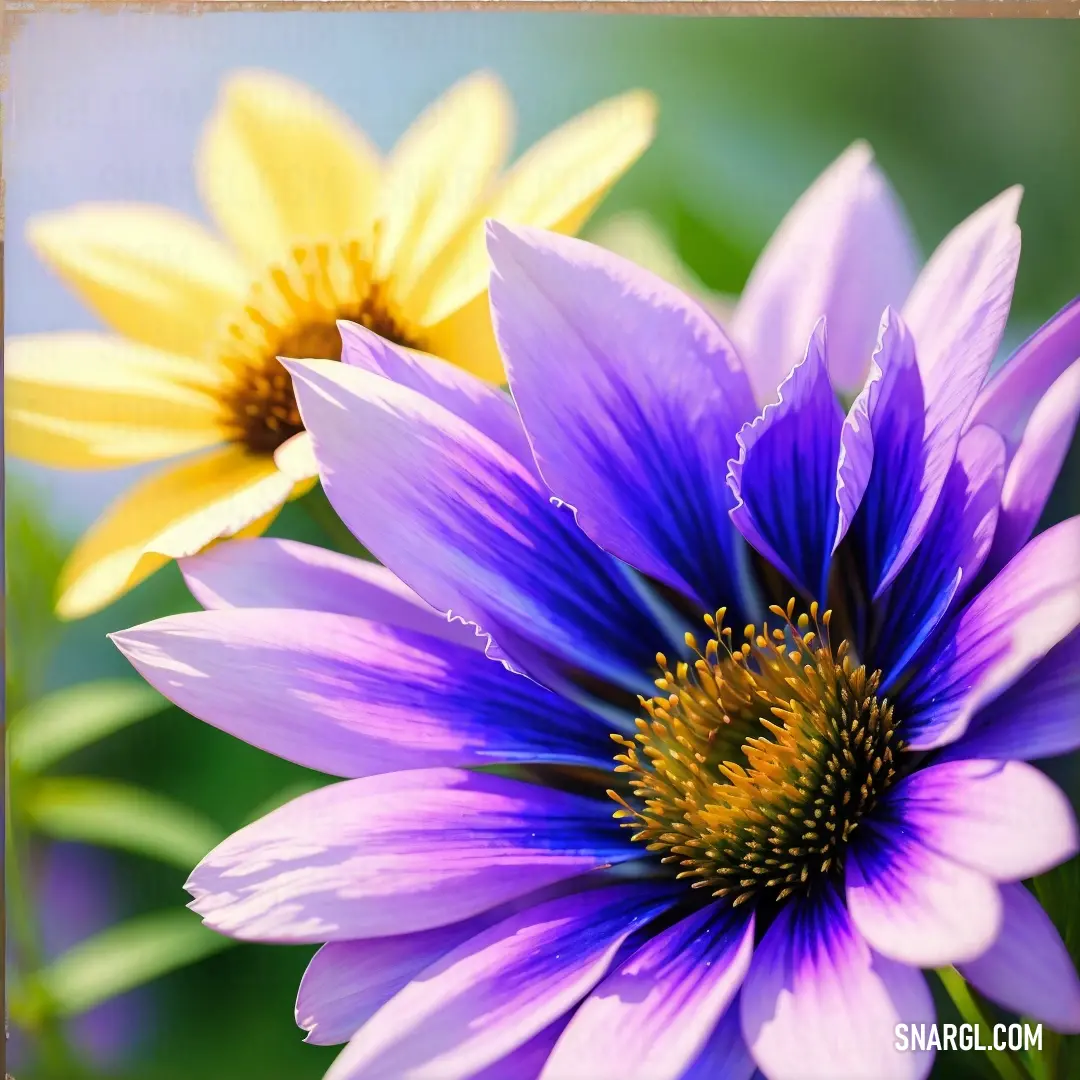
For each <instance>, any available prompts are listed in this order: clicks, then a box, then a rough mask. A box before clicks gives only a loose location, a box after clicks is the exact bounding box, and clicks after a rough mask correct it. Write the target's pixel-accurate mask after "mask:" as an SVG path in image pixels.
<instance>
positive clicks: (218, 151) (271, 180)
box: [196, 71, 380, 268]
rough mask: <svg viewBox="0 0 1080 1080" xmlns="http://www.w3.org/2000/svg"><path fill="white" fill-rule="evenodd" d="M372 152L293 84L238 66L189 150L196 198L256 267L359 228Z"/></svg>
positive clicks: (370, 184)
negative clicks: (296, 246) (193, 152)
mask: <svg viewBox="0 0 1080 1080" xmlns="http://www.w3.org/2000/svg"><path fill="white" fill-rule="evenodd" d="M379 171H380V165H379V156H378V153H377V151H376V150H375V148H374V147H373V146H372V145H371V144H370V143H369V142H368V140H367V139H366V138H365V137H364V135H363V134H362V133H361V132H360V131H359V130H358V129H357V128H356V127H354V125H353V124H352V123H351V122H350V121H349V120H348V118H347V117H345V116H344V115H342V114H341V113H339V112H338V111H337V110H336V109H335V108H334V107H333V106H332V105H330V103H329V102H327V101H325V100H324V99H323V98H321V97H319V95H317V94H315V93H314V92H313V91H311V90H309V89H308V88H307V87H306V86H303V85H302V84H301V83H297V82H293V81H292V80H291V79H287V78H285V77H284V76H282V75H277V74H274V73H272V72H263V71H242V72H238V73H237V74H235V75H233V76H232V77H231V78H229V79H228V80H227V81H226V82H225V84H224V86H223V87H222V90H221V94H220V96H219V97H218V101H217V105H216V107H215V109H214V112H213V114H212V115H211V116H210V119H209V120H208V121H207V125H206V127H205V129H204V131H203V137H202V142H201V143H200V146H199V151H198V154H197V158H196V172H197V175H198V180H199V189H200V191H201V192H202V195H203V199H204V201H205V202H206V205H207V206H208V207H209V209H210V212H211V213H212V214H213V215H214V218H215V220H216V221H217V223H218V225H219V227H220V228H221V231H222V232H223V233H224V234H225V235H226V236H227V237H229V239H230V240H231V241H232V242H233V243H234V244H235V245H236V247H237V248H238V249H239V250H240V251H242V252H243V253H244V254H245V256H246V257H247V258H248V259H249V260H250V261H251V262H252V264H253V265H254V266H256V267H259V268H261V267H263V266H264V265H266V264H267V263H270V262H273V261H275V260H277V259H279V258H280V257H281V256H282V255H283V254H284V253H286V252H287V251H288V249H289V248H290V247H291V246H292V245H293V244H296V243H300V242H307V241H312V240H331V239H332V240H337V241H340V240H345V239H348V238H357V237H360V236H363V235H365V234H366V233H367V231H368V229H369V226H370V222H371V214H372V210H373V206H374V199H375V194H376V189H377V186H378V179H379Z"/></svg>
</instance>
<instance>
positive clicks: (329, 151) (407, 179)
mask: <svg viewBox="0 0 1080 1080" xmlns="http://www.w3.org/2000/svg"><path fill="white" fill-rule="evenodd" d="M511 113H512V108H511V104H510V102H509V100H508V98H507V95H506V92H505V90H504V88H503V87H502V85H501V84H500V83H499V82H498V81H497V80H496V79H495V78H494V77H492V76H491V75H488V74H486V73H479V74H475V75H473V76H471V77H469V78H467V79H465V80H463V81H462V82H460V83H458V84H457V85H456V86H454V87H452V88H451V89H450V90H449V91H448V92H447V93H446V94H445V95H444V96H443V97H441V98H440V99H439V100H438V101H436V102H435V103H434V104H433V105H431V106H430V107H429V108H428V109H427V110H426V111H425V112H424V113H423V114H422V115H421V116H420V117H419V119H417V120H416V121H415V123H414V124H413V125H412V126H411V127H410V128H409V129H408V131H406V132H405V134H404V135H403V136H402V138H401V139H400V141H399V142H398V143H397V145H396V146H395V147H394V149H393V150H392V151H391V152H390V154H389V155H388V156H387V157H386V158H385V159H383V158H381V157H380V156H379V154H378V153H377V152H376V151H375V149H374V148H373V147H372V146H371V144H370V143H369V142H368V141H367V139H366V138H365V137H364V135H363V134H362V133H361V132H360V131H358V130H357V129H356V128H354V127H353V126H352V124H351V123H350V122H349V121H348V120H347V119H346V118H345V117H344V116H342V115H341V114H340V113H338V112H337V111H336V110H335V109H333V108H332V107H331V106H330V105H329V104H327V103H326V102H325V101H323V100H322V99H321V98H319V97H317V96H316V95H315V94H314V93H312V92H311V91H310V90H308V89H306V88H305V87H303V86H300V85H298V84H296V83H293V82H291V81H289V80H287V79H285V78H283V77H281V76H278V75H273V74H269V73H262V72H243V73H240V74H237V75H235V76H234V77H232V78H231V79H230V80H228V81H227V83H226V84H225V86H224V88H223V91H222V94H221V97H220V99H219V101H218V103H217V106H216V108H215V111H214V112H213V114H212V115H211V117H210V119H209V122H208V124H207V126H206V129H205V131H204V134H203V138H202V142H201V145H200V147H199V151H198V154H197V159H196V167H197V176H198V179H199V183H200V190H201V194H202V196H203V199H204V201H205V203H206V205H207V207H208V209H209V210H210V213H211V215H212V216H213V218H214V220H215V221H216V223H217V225H218V227H219V228H220V231H221V233H222V234H223V236H224V242H223V241H222V240H219V239H218V238H217V237H215V236H213V235H212V234H211V233H209V232H208V231H207V230H205V229H204V228H203V227H202V226H200V225H199V224H197V223H196V222H194V221H191V220H189V219H187V218H185V217H183V216H182V215H180V214H177V213H174V212H172V211H170V210H167V209H165V208H162V207H156V206H138V205H132V204H122V205H116V204H88V205H81V206H76V207H73V208H72V209H69V210H65V211H61V212H58V213H53V214H47V215H44V216H43V217H40V218H38V219H36V220H35V221H33V222H31V224H30V226H29V238H30V241H31V243H32V245H33V246H34V248H35V249H36V251H37V252H38V253H39V255H40V256H41V257H42V258H43V259H44V260H45V261H46V262H47V263H48V264H49V265H50V266H51V267H52V268H53V269H54V270H55V271H56V272H57V273H58V274H59V275H60V276H61V277H62V278H63V279H64V281H65V282H66V283H67V284H68V285H69V286H70V287H71V288H72V289H73V290H74V291H75V292H76V293H77V294H78V295H79V297H80V298H81V299H82V300H83V301H84V302H85V303H86V304H87V305H88V306H89V307H90V308H92V309H93V311H94V312H95V313H96V314H97V316H98V317H99V318H100V319H101V321H102V322H103V323H105V324H106V325H107V326H108V327H109V329H110V330H112V331H113V332H114V333H112V334H105V333H54V334H38V335H32V336H26V337H21V338H15V339H12V340H10V341H9V342H8V343H7V348H6V366H7V371H6V406H5V408H6V427H7V449H8V452H9V453H11V454H12V455H14V456H17V457H22V458H27V459H29V460H32V461H36V462H39V463H42V464H45V465H51V466H55V467H60V468H69V469H102V468H111V467H117V466H121V465H128V464H131V463H135V462H145V461H152V460H157V459H161V458H170V457H175V456H178V455H181V454H191V453H192V452H194V451H198V452H199V453H198V454H197V455H195V456H191V457H187V458H185V459H184V460H182V461H180V462H176V463H173V464H170V465H168V466H167V467H166V468H165V469H164V470H163V471H161V472H158V473H156V474H154V475H151V476H150V477H148V478H147V479H144V480H143V481H141V482H140V483H138V484H136V485H135V486H134V487H133V488H132V489H131V490H129V491H128V492H126V493H125V494H124V495H123V496H122V497H121V498H120V499H119V500H118V501H117V502H115V503H114V504H113V505H112V506H111V507H109V508H108V510H107V511H106V512H105V514H104V515H103V517H102V518H101V519H99V520H98V522H97V523H96V524H95V525H94V526H93V527H92V528H91V529H90V531H89V532H88V533H87V534H86V535H85V536H84V537H83V538H82V540H81V541H80V542H79V544H78V546H77V547H76V549H75V551H74V552H73V554H72V556H71V558H70V560H69V562H68V564H67V566H66V567H65V570H64V572H63V574H62V576H61V583H60V596H59V599H58V603H57V610H58V612H59V614H60V615H61V616H64V617H67V618H76V617H79V616H82V615H86V614H89V613H90V612H93V611H96V610H98V609H99V608H102V607H104V606H105V605H106V604H109V603H111V602H112V601H113V600H115V599H116V598H117V597H118V596H120V595H122V594H123V593H124V592H126V591H127V590H128V589H130V588H132V587H133V586H134V585H136V584H137V583H138V582H140V581H142V580H143V579H144V578H146V577H147V576H148V575H149V574H151V573H152V572H153V571H154V570H156V569H157V568H158V567H160V566H162V565H163V564H164V563H166V562H168V561H169V559H172V558H180V557H182V556H185V555H190V554H193V553H195V552H196V551H199V550H201V549H202V548H204V547H206V546H207V545H209V544H211V543H214V542H215V541H217V540H220V539H223V538H227V537H235V536H241V535H255V534H258V533H260V532H262V531H263V530H264V529H265V528H266V527H267V526H268V525H269V524H270V522H271V521H272V520H273V518H274V516H275V515H276V513H277V511H278V510H279V509H280V507H281V505H282V504H283V502H284V501H285V500H286V499H288V498H290V497H296V496H297V495H299V494H302V493H303V492H304V491H306V490H308V489H310V487H311V486H312V484H313V483H314V482H315V481H314V469H313V466H312V461H311V458H310V453H309V451H308V450H307V437H306V435H305V434H304V433H303V431H302V427H301V424H300V418H299V415H298V413H297V410H296V404H295V401H294V399H293V395H292V387H291V384H290V382H289V380H288V378H287V376H286V373H285V371H284V369H283V368H282V367H281V366H280V364H279V363H278V362H277V360H276V357H278V356H298V357H321V358H326V359H338V358H339V356H340V341H339V338H338V334H337V330H336V327H335V321H336V320H337V319H349V320H352V321H355V322H361V323H363V324H365V325H366V326H369V327H371V328H372V329H374V330H376V331H377V332H378V333H380V334H383V335H384V336H386V337H388V338H391V339H393V340H394V341H396V342H398V343H400V344H404V345H407V346H409V347H411V348H416V349H422V350H424V351H426V352H430V353H435V354H437V355H439V356H443V357H445V358H446V359H448V360H450V361H452V362H454V363H456V364H459V365H460V366H462V367H464V368H467V369H469V370H470V371H473V372H475V373H476V374H478V375H480V376H482V377H483V378H485V379H490V380H492V381H494V382H501V381H502V377H503V376H502V367H501V363H500V360H499V355H498V351H497V349H496V348H495V342H494V338H493V336H492V332H491V326H490V322H489V317H488V308H487V297H486V288H487V262H486V256H485V253H484V247H483V238H482V232H483V227H482V226H483V220H484V218H485V217H496V218H500V219H502V220H504V221H512V222H522V223H530V224H534V225H539V226H542V227H545V228H549V229H557V230H559V231H563V232H575V231H577V229H578V228H579V227H580V226H581V225H582V224H583V222H584V221H585V220H586V218H587V217H588V216H589V214H590V213H591V212H592V210H593V209H594V208H595V206H596V205H597V203H598V202H599V201H600V199H601V198H602V197H603V196H604V194H605V193H606V192H607V190H608V188H609V187H610V186H611V185H612V184H613V183H614V182H615V181H616V180H617V179H618V178H619V177H620V176H621V175H622V174H623V173H624V172H625V171H626V169H627V168H629V166H630V165H631V164H632V163H633V162H634V161H635V160H636V159H637V158H638V157H639V156H640V154H641V153H642V152H643V151H644V150H645V148H646V147H647V146H648V144H649V142H650V141H651V139H652V134H653V128H654V122H655V104H654V102H653V100H652V98H651V97H650V96H649V95H648V94H646V93H644V92H640V91H634V92H631V93H628V94H625V95H623V96H621V97H618V98H614V99H612V100H610V101H606V102H603V103H601V104H600V105H598V106H596V107H595V108H593V109H591V110H589V111H588V112H586V113H584V114H582V115H580V116H578V117H576V118H575V119H573V120H571V121H570V122H569V123H567V124H565V125H564V126H563V127H561V128H559V129H557V130H556V131H554V132H552V133H551V134H550V135H548V136H547V137H546V138H544V139H542V140H541V141H540V142H538V143H537V144H536V145H535V146H533V147H532V148H531V149H530V150H529V151H528V152H527V153H526V154H525V155H524V156H523V157H521V158H520V159H519V160H518V161H517V162H516V164H515V165H514V166H513V167H512V168H510V169H509V170H508V171H507V172H505V173H502V172H501V170H502V166H503V164H504V160H505V155H506V153H507V149H508V143H509V141H510V127H511Z"/></svg>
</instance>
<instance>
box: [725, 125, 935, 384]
mask: <svg viewBox="0 0 1080 1080" xmlns="http://www.w3.org/2000/svg"><path fill="white" fill-rule="evenodd" d="M917 268H918V260H917V256H916V252H915V247H914V243H913V241H912V236H911V230H910V228H909V227H908V223H907V221H906V219H905V217H904V212H903V209H902V208H901V206H900V204H899V202H898V200H897V198H896V195H895V194H894V193H893V190H892V188H891V187H890V186H889V182H888V180H886V179H885V176H884V174H883V173H882V172H881V170H880V169H878V167H877V165H876V164H875V163H874V159H873V152H872V151H871V149H870V147H869V146H867V145H866V144H865V143H861V142H859V143H855V144H854V145H853V146H851V147H850V148H849V149H848V150H847V151H845V153H844V154H842V155H841V156H840V158H839V159H838V160H837V161H835V162H834V163H833V164H832V165H831V166H830V167H829V168H828V169H826V171H825V172H824V173H822V175H821V176H820V177H818V179H817V180H816V181H815V182H814V183H813V184H812V185H811V187H810V188H809V189H808V190H807V191H806V193H805V194H804V195H803V196H802V198H800V199H799V201H798V202H797V203H796V204H795V205H794V207H792V209H791V210H790V211H789V213H788V215H787V216H786V217H785V218H784V220H783V222H781V224H780V227H779V228H778V229H777V230H776V232H775V233H774V235H773V237H772V239H771V240H770V241H769V243H768V246H767V247H766V248H765V251H764V252H763V253H762V255H761V257H760V258H759V259H758V261H757V264H756V265H755V267H754V270H753V273H752V274H751V275H750V280H749V281H748V282H747V283H746V288H745V289H744V290H743V294H742V298H741V299H740V300H739V305H738V307H737V308H736V310H735V316H734V320H733V323H732V333H733V335H734V338H735V341H736V343H737V344H738V346H739V349H740V351H741V352H742V354H743V356H744V357H746V358H747V363H748V369H749V372H750V377H751V379H752V380H753V383H754V387H755V390H756V391H757V399H758V401H760V402H763V403H764V402H769V401H772V400H773V398H774V397H775V393H776V387H777V386H779V385H780V383H781V382H782V381H783V380H784V378H785V377H786V376H787V374H788V372H789V371H790V370H791V369H792V367H794V366H795V364H796V363H797V362H798V360H799V357H800V356H801V355H802V351H803V346H804V345H805V343H806V339H807V337H808V336H809V334H810V332H811V331H812V330H813V328H814V325H815V323H816V322H817V320H818V319H819V318H820V317H821V316H823V315H824V316H825V317H826V318H827V320H828V324H829V338H830V344H831V346H832V348H831V350H830V374H831V375H832V376H833V381H834V383H835V385H836V386H837V387H839V388H840V389H842V390H854V389H855V388H856V387H858V386H859V385H860V383H861V382H862V380H863V378H864V376H865V373H866V368H867V363H868V361H869V357H870V352H871V350H872V349H873V347H874V334H875V332H876V330H877V317H878V314H879V313H880V312H881V311H882V310H883V309H884V308H885V307H886V306H887V305H889V304H893V305H897V306H898V305H900V304H901V303H903V300H904V297H905V296H907V294H908V291H909V290H910V288H911V284H912V282H913V281H914V280H915V273H916V270H917Z"/></svg>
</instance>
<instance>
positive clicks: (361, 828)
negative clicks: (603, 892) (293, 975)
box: [186, 769, 638, 943]
mask: <svg viewBox="0 0 1080 1080" xmlns="http://www.w3.org/2000/svg"><path fill="white" fill-rule="evenodd" d="M617 834H618V826H617V825H616V824H615V823H614V822H613V821H612V820H611V812H610V811H609V809H608V807H607V805H606V804H605V803H604V802H603V801H602V800H599V799H597V800H592V799H585V798H581V797H579V796H575V795H567V794H565V793H562V792H558V791H554V790H550V789H547V788H542V787H539V786H537V785H534V784H525V783H521V782H519V781H515V780H508V779H506V778H504V777H498V776H491V775H486V774H481V773H469V772H462V771H459V770H457V769H415V770H412V771H410V772H400V773H387V774H384V775H382V776H373V777H367V778H365V779H362V780H347V781H344V782H343V783H340V784H331V785H330V786H329V787H325V788H320V789H319V790H318V791H313V792H310V793H309V794H307V795H301V796H300V797H299V798H297V799H294V800H293V801H292V802H290V803H287V804H286V805H285V806H283V807H281V808H280V809H278V810H275V811H274V812H273V813H271V814H268V815H267V816H266V817H264V818H260V819H259V820H258V821H256V822H254V823H253V824H251V825H248V826H246V827H245V828H243V829H241V830H240V831H239V832H237V833H234V834H233V835H232V836H231V837H229V839H228V840H226V841H224V842H223V843H221V844H219V845H218V846H217V847H216V848H214V850H213V851H212V852H210V854H209V855H207V857H206V858H205V859H204V860H203V861H202V862H201V863H200V864H199V865H198V866H197V867H196V868H195V870H194V872H193V873H192V875H191V878H190V880H189V881H188V883H187V885H186V888H187V890H188V892H189V893H191V895H192V896H193V897H194V898H195V899H194V901H193V902H192V904H191V905H190V906H191V907H192V908H193V909H194V910H195V911H197V912H198V913H199V914H200V915H201V916H202V917H203V921H204V922H205V923H206V925H207V926H209V927H211V928H212V929H214V930H217V931H218V932H219V933H223V934H228V935H229V936H231V937H236V938H240V939H242V940H245V941H270V942H283V943H291V942H324V941H347V940H350V939H353V938H363V937H391V936H394V935H396V934H410V933H414V932H416V931H419V930H429V929H431V928H433V927H436V926H445V925H448V924H449V923H454V922H458V921H460V920H462V919H467V918H470V917H471V916H473V915H476V914H479V913H480V912H482V911H486V910H488V909H489V908H492V907H495V906H496V905H498V904H501V903H504V902H505V901H507V900H511V899H513V898H514V897H517V896H523V895H524V894H525V893H528V892H532V891H533V890H534V889H539V888H542V887H543V886H545V885H549V884H552V883H553V882H556V881H560V880H563V879H565V878H569V877H573V876H575V875H578V874H583V873H585V872H587V871H589V870H592V869H594V868H596V867H598V866H602V865H605V864H607V863H610V862H619V861H621V860H624V859H627V858H632V857H634V856H636V855H637V854H638V852H637V851H635V850H634V849H633V847H632V845H630V844H629V843H627V841H626V840H625V839H624V838H623V837H622V836H620V835H617Z"/></svg>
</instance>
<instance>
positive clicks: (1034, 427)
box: [987, 360, 1080, 573]
mask: <svg viewBox="0 0 1080 1080" xmlns="http://www.w3.org/2000/svg"><path fill="white" fill-rule="evenodd" d="M1077 417H1080V360H1077V361H1075V362H1074V363H1073V364H1072V365H1071V366H1069V367H1068V368H1066V369H1065V371H1064V372H1063V373H1062V374H1061V375H1060V376H1059V377H1058V378H1057V379H1056V380H1055V381H1054V382H1053V384H1052V385H1051V386H1050V389H1049V390H1047V392H1046V394H1045V396H1044V397H1043V398H1042V400H1041V401H1040V402H1039V403H1038V405H1036V406H1035V408H1034V409H1033V410H1032V413H1031V418H1030V420H1029V421H1028V425H1027V427H1026V428H1025V429H1024V434H1023V436H1022V437H1021V439H1020V443H1019V445H1018V446H1017V447H1016V452H1015V454H1014V455H1013V457H1012V460H1011V461H1010V463H1009V471H1008V472H1007V473H1006V474H1005V485H1004V488H1003V489H1002V492H1001V516H1000V519H999V521H998V527H997V532H996V533H995V535H994V546H993V548H992V549H991V551H990V558H989V561H988V567H987V569H988V571H989V572H990V573H996V572H997V571H998V570H1000V569H1001V567H1003V566H1004V565H1005V564H1006V563H1007V562H1008V561H1009V560H1010V559H1011V558H1012V557H1013V556H1014V555H1015V554H1016V553H1017V552H1018V551H1019V550H1020V549H1021V548H1022V547H1023V546H1024V544H1026V543H1027V541H1028V539H1029V538H1030V537H1031V534H1032V533H1033V532H1034V531H1035V526H1036V525H1037V524H1038V522H1039V518H1040V517H1041V516H1042V512H1043V510H1044V509H1045V508H1046V501H1047V499H1049V498H1050V492H1051V490H1052V489H1053V487H1054V483H1055V481H1056V480H1057V478H1058V473H1059V472H1061V466H1062V465H1063V464H1064V463H1065V455H1066V454H1067V453H1068V452H1069V447H1070V445H1071V444H1072V440H1073V435H1074V433H1075V431H1076V421H1077Z"/></svg>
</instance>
